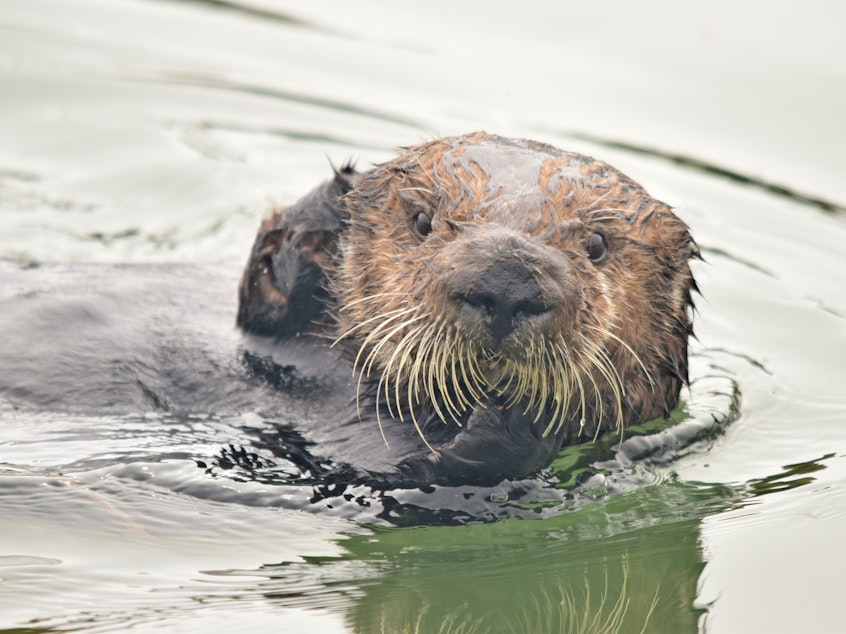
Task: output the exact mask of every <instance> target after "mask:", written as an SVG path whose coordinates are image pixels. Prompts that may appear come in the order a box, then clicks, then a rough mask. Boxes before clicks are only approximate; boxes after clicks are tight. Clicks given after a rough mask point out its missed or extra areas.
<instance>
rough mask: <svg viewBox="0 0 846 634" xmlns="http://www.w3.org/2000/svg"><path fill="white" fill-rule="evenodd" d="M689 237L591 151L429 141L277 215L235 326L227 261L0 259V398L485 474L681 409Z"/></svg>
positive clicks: (425, 478)
mask: <svg viewBox="0 0 846 634" xmlns="http://www.w3.org/2000/svg"><path fill="white" fill-rule="evenodd" d="M695 255H696V247H695V245H694V243H693V241H692V240H691V238H690V235H689V233H688V231H687V228H686V227H685V225H684V224H683V223H682V222H681V221H680V220H678V218H676V217H675V216H674V215H673V213H672V211H671V210H670V209H669V208H668V207H667V206H666V205H664V204H663V203H661V202H658V201H656V200H654V199H652V198H650V197H649V196H648V194H646V192H645V191H644V190H643V189H642V188H641V187H640V186H638V185H637V184H635V183H634V182H633V181H631V180H629V179H628V178H626V177H625V176H623V175H622V174H620V173H619V172H617V171H616V170H614V169H613V168H611V167H610V166H608V165H606V164H604V163H601V162H599V161H595V160H593V159H590V158H588V157H584V156H581V155H577V154H570V153H566V152H561V151H559V150H557V149H555V148H552V147H551V146H548V145H543V144H540V143H534V142H530V141H522V140H510V139H503V138H501V137H495V136H491V135H487V134H484V133H476V134H472V135H467V136H463V137H455V138H448V139H441V140H438V141H433V142H431V143H426V144H423V145H420V146H417V147H413V148H409V149H406V150H404V151H403V152H402V153H401V154H400V155H399V156H398V157H397V158H396V159H394V160H393V161H389V162H387V163H384V164H382V165H378V166H376V167H375V168H374V169H372V170H370V171H367V172H362V173H359V172H356V171H355V170H353V169H352V168H350V167H346V168H344V169H342V170H341V171H339V172H337V173H336V174H335V177H334V178H333V179H331V180H330V181H328V182H327V183H325V184H323V185H321V186H319V187H318V188H316V189H315V190H313V191H312V192H310V193H309V194H307V195H306V196H305V197H304V198H302V199H301V200H300V201H298V202H297V203H295V204H294V205H291V206H290V207H287V208H284V209H280V210H278V211H276V212H275V213H274V214H273V215H272V216H271V217H269V218H268V219H266V220H265V221H264V222H263V223H262V225H261V227H260V229H259V233H258V236H257V238H256V241H255V245H254V247H253V250H252V252H251V255H250V258H249V261H248V263H247V267H246V270H245V271H244V273H243V276H242V279H241V284H240V290H239V295H238V300H239V305H238V308H237V323H238V326H239V327H240V328H241V330H242V331H243V335H238V333H236V332H235V331H233V330H232V329H231V316H232V314H233V313H234V312H235V306H234V305H233V303H232V299H233V298H232V293H233V291H234V286H235V278H234V275H233V274H232V272H231V271H228V270H223V269H220V268H215V267H190V266H173V267H155V266H150V267H111V268H110V267H97V266H76V267H74V266H71V267H37V268H33V269H30V268H24V267H15V266H5V267H3V268H2V269H0V274H2V277H3V278H4V284H3V285H4V287H5V288H7V289H10V292H6V293H4V296H3V297H2V298H0V302H2V305H3V307H2V308H3V310H2V313H0V322H2V327H3V330H4V332H5V333H6V336H7V340H8V341H7V344H6V345H5V346H4V347H3V349H2V350H0V370H2V376H3V377H4V379H3V382H2V385H0V397H2V398H3V400H5V401H6V402H7V403H10V404H11V405H12V406H14V407H36V408H40V409H46V410H50V411H56V412H80V411H84V412H87V413H95V414H103V415H107V414H109V415H110V414H120V413H143V412H144V411H150V410H153V411H157V412H171V413H174V414H177V415H183V414H184V415H192V416H193V415H197V414H214V415H216V416H227V415H237V414H240V413H244V412H255V413H258V414H259V415H260V416H261V417H262V418H264V419H265V420H273V421H277V422H282V423H285V424H286V425H289V426H290V427H291V428H292V429H294V430H295V431H296V433H297V434H298V435H299V434H301V435H302V437H303V438H304V439H305V440H306V441H308V442H304V443H299V442H297V443H294V444H296V447H295V448H294V449H291V448H286V447H279V448H278V451H279V455H288V453H286V452H289V449H290V450H291V451H294V450H296V452H298V455H300V458H302V459H303V460H304V461H305V462H306V463H307V464H309V465H311V464H314V465H318V464H330V465H334V468H335V471H334V473H336V474H337V473H340V472H343V474H344V476H343V477H344V478H346V479H347V480H348V481H357V482H364V483H367V484H370V485H372V486H375V487H380V488H388V487H413V486H421V485H425V484H431V483H440V484H447V485H452V484H462V483H475V484H491V483H495V482H497V481H499V480H502V479H504V478H509V477H524V476H526V475H530V474H532V473H534V472H535V471H537V470H539V469H541V468H543V467H545V466H547V465H548V464H549V463H550V462H551V460H552V459H553V458H554V457H555V455H556V454H557V452H558V451H559V450H560V448H561V446H562V445H563V444H566V443H571V442H578V441H582V440H587V439H590V438H592V437H593V435H594V434H596V433H599V432H601V431H603V430H607V429H611V428H614V427H616V426H619V425H629V424H636V423H639V422H642V421H645V420H648V419H651V418H656V417H660V416H664V415H666V414H667V413H668V412H669V411H670V410H671V409H672V408H674V407H675V406H676V404H677V402H678V395H679V390H680V387H681V385H682V383H683V382H684V381H685V380H686V375H687V338H688V335H689V333H690V332H691V322H690V293H691V290H693V289H694V288H695V286H694V283H693V279H692V277H691V275H690V270H689V267H688V260H689V258H691V257H693V256H695ZM270 436H271V435H265V438H268V437H270ZM298 437H299V436H298ZM278 438H279V442H280V443H284V442H286V441H285V438H289V436H285V435H280V436H278ZM221 440H222V442H225V440H226V439H221ZM315 456H316V457H317V458H319V459H324V460H325V461H326V462H324V463H321V462H320V460H317V459H315V460H314V461H311V459H312V457H315ZM331 468H332V467H330V469H331ZM315 469H316V471H314V472H313V473H312V475H314V473H316V472H319V471H320V468H318V467H315Z"/></svg>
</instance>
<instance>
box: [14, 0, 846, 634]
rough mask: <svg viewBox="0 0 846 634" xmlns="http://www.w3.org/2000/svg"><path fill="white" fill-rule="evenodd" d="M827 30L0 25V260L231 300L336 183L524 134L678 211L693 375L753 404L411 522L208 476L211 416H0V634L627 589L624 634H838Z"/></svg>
mask: <svg viewBox="0 0 846 634" xmlns="http://www.w3.org/2000/svg"><path fill="white" fill-rule="evenodd" d="M844 25H846V4H843V3H841V2H834V1H831V2H813V1H812V2H805V3H793V2H765V1H761V2H750V1H740V2H734V1H732V2H726V1H718V2H707V3H697V4H696V5H693V4H691V3H678V2H668V1H664V0H653V1H647V2H641V3H630V2H622V1H617V2H603V3H587V2H582V3H575V2H538V3H521V4H517V3H511V2H496V3H459V2H443V1H426V2H422V3H417V4H412V3H398V2H368V3H352V2H341V1H329V2H314V3H310V4H309V5H308V6H306V4H305V3H300V2H282V1H279V2H277V1H274V0H264V1H259V0H255V1H253V2H248V1H245V2H241V3H239V2H231V3H230V2H226V1H221V0H208V1H201V0H197V1H170V2H168V1H163V0H75V1H72V2H71V1H68V0H56V1H49V0H3V1H2V2H0V257H2V258H5V259H13V260H24V261H30V260H34V261H42V262H101V263H149V262H168V263H178V262H190V263H215V264H222V265H227V266H230V267H231V269H232V272H233V279H234V276H235V275H237V271H238V269H239V267H240V266H241V265H242V263H243V261H244V259H245V257H246V254H247V249H248V248H249V245H250V244H251V242H252V238H253V235H254V232H255V229H256V226H257V221H258V218H259V217H260V216H261V214H262V213H263V212H264V210H265V209H266V206H267V205H268V203H269V202H270V201H274V200H276V201H291V200H293V199H295V198H296V197H298V196H299V195H300V194H302V193H303V192H305V191H306V190H307V189H309V188H310V187H311V186H313V185H314V184H316V183H317V182H318V181H320V180H322V179H323V178H325V177H326V176H327V175H328V174H329V171H328V161H330V160H331V161H332V162H334V163H335V164H339V163H341V162H343V161H344V160H346V159H348V158H354V159H358V160H359V164H360V166H362V167H366V166H367V165H368V164H369V163H371V162H376V161H380V160H383V159H386V158H389V157H390V156H391V155H392V153H393V148H395V147H397V146H401V145H409V144H413V143H417V142H419V141H421V140H424V139H427V138H432V137H435V136H441V135H446V134H454V133H463V132H467V131H470V130H476V129H486V130H488V131H490V132H496V133H499V134H503V135H508V136H526V137H531V138H535V139H538V140H543V141H547V142H551V143H553V144H555V145H558V146H560V147H562V148H566V149H574V150H578V151H582V152H585V153H589V154H592V155H594V156H597V157H599V158H603V159H606V160H608V161H609V162H611V163H612V164H614V165H615V166H617V167H619V168H620V169H622V170H623V171H624V172H626V173H628V174H629V175H631V176H632V177H633V178H635V179H636V180H638V181H640V182H641V183H643V184H644V185H645V186H646V187H647V189H648V190H649V191H650V192H651V193H652V194H653V195H655V196H656V197H658V198H661V199H663V200H665V201H666V202H668V203H670V204H672V205H673V206H675V207H677V208H678V213H679V214H680V215H681V217H682V218H683V219H684V220H685V221H686V222H688V223H689V224H690V225H691V227H692V229H693V232H694V235H695V236H696V238H697V240H698V242H699V243H700V244H701V246H702V248H703V251H704V254H705V256H706V259H707V262H706V263H705V264H702V265H697V267H696V274H697V277H698V280H699V283H700V286H701V287H702V290H703V295H704V297H703V298H701V299H700V300H699V301H698V306H699V312H698V315H697V319H696V330H697V334H698V342H697V343H696V344H695V350H696V356H695V357H694V376H695V377H698V378H700V379H702V380H704V379H705V377H706V376H707V375H708V374H709V373H711V372H716V373H717V374H718V375H720V377H722V378H728V379H730V380H731V381H734V382H736V385H737V386H738V388H739V392H740V397H741V401H740V402H741V405H740V411H739V416H738V417H737V419H736V420H735V421H734V422H733V423H731V424H730V425H728V426H727V428H726V429H725V432H724V433H723V434H722V435H720V436H719V437H717V438H716V439H712V440H711V441H710V442H709V443H706V445H707V446H703V447H701V448H700V449H699V450H698V451H696V452H693V453H691V454H689V455H685V456H683V457H681V458H680V459H678V460H676V461H673V462H671V463H669V464H666V465H664V466H660V465H653V466H650V467H649V469H648V473H649V474H650V478H649V479H648V480H649V481H648V482H647V483H646V484H645V485H644V486H639V487H635V488H634V489H632V490H628V491H627V492H621V493H619V494H617V495H610V496H605V495H603V496H598V497H599V499H598V500H597V501H596V502H594V503H592V504H587V505H585V506H583V507H582V508H580V509H578V510H574V511H572V512H569V513H562V514H557V515H553V516H551V517H547V518H545V519H539V520H516V519H512V520H507V521H500V522H495V523H490V524H480V525H473V526H441V527H432V526H420V527H416V528H395V527H390V526H375V525H372V524H370V523H367V522H363V521H356V520H355V519H350V518H349V517H344V516H343V515H342V514H337V513H334V514H333V513H331V512H323V511H320V510H317V509H312V510H307V511H302V510H292V509H290V508H288V507H287V506H286V504H285V496H286V493H285V491H284V487H273V486H269V485H267V483H256V482H249V481H239V480H238V479H231V480H228V479H226V478H220V477H217V478H215V477H212V476H210V475H206V474H204V472H202V471H201V470H199V469H198V468H197V466H196V464H195V460H194V459H195V458H198V457H203V456H205V455H207V454H208V455H212V454H214V453H215V452H217V451H219V449H220V447H221V446H225V445H226V443H227V442H230V441H231V439H229V438H227V437H225V436H226V433H227V432H228V429H227V428H226V427H222V428H221V427H219V426H215V424H213V423H210V422H203V421H198V422H197V424H196V425H194V426H192V427H188V428H186V427H185V425H184V422H183V423H182V424H181V425H179V424H176V423H175V422H171V423H168V422H167V421H159V420H151V421H147V424H145V421H144V420H143V419H138V420H118V421H114V420H99V419H96V420H94V419H71V418H67V417H64V418H62V419H56V418H55V417H50V416H48V415H43V416H37V415H23V414H20V413H18V412H15V411H14V410H13V409H11V408H10V407H8V406H6V405H3V406H2V407H0V631H4V632H9V631H14V632H21V633H23V632H48V631H69V630H78V631H98V632H106V631H126V630H130V629H131V630H132V631H137V632H148V631H173V632H245V631H250V632H265V631H274V632H275V631H279V632H301V631H302V632H346V631H361V632H373V631H385V632H398V631H421V632H430V631H443V632H452V631H464V632H488V631H490V632H499V631H505V632H521V631H538V632H543V631H577V628H576V625H578V624H582V625H584V624H585V623H584V622H583V620H582V619H583V617H584V618H586V619H587V620H588V621H589V620H590V618H592V617H591V616H590V615H596V614H599V615H604V616H602V617H601V618H600V619H599V620H598V621H597V622H596V623H594V625H595V626H596V627H594V629H598V630H601V629H602V626H603V620H604V619H605V618H610V619H611V621H609V622H606V623H605V625H609V624H613V614H612V615H611V616H608V615H609V614H610V613H611V612H612V610H611V608H612V607H613V606H614V604H615V602H616V601H617V597H618V596H621V595H622V596H623V597H624V598H625V601H626V602H627V603H626V605H625V606H624V607H626V612H625V615H624V617H623V619H624V620H623V625H622V627H621V628H620V631H623V632H628V631H635V632H636V631H640V629H641V626H642V624H643V623H644V622H646V621H647V615H648V614H649V612H650V610H651V612H652V613H651V616H649V617H648V625H647V631H654V632H683V631H696V630H697V628H698V629H700V630H707V631H709V632H718V633H723V632H744V633H746V632H842V631H846V624H844V616H843V610H842V605H843V596H844V592H846V544H844V537H843V536H844V533H846V429H844V425H846V318H844V316H846V293H844V291H846V210H844V207H843V205H844V204H846V121H845V120H844V113H846V38H844V36H843V29H844ZM0 292H3V293H6V292H11V290H10V289H0ZM0 336H1V333H0ZM0 345H2V343H0ZM0 380H2V377H0ZM691 400H692V403H693V405H695V404H696V398H692V399H691ZM623 586H625V588H623ZM604 595H607V596H606V597H605V604H604V605H603V604H602V600H603V596H604ZM568 619H571V620H570V621H568ZM572 619H575V622H574V621H573V620H572Z"/></svg>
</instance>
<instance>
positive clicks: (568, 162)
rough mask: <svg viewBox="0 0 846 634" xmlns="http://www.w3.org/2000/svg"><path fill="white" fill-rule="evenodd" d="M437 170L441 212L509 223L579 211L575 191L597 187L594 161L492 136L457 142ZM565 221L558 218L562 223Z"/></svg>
mask: <svg viewBox="0 0 846 634" xmlns="http://www.w3.org/2000/svg"><path fill="white" fill-rule="evenodd" d="M440 149H441V150H442V152H443V153H442V155H441V156H440V158H439V159H438V158H436V159H435V161H434V165H433V176H434V184H435V186H436V188H437V189H438V190H439V193H440V194H441V196H440V197H439V198H440V201H441V211H444V212H446V213H448V214H449V213H451V212H453V213H454V212H458V213H461V214H462V215H463V214H467V215H470V216H474V217H475V216H483V217H484V218H486V219H487V220H491V221H494V222H498V223H504V224H508V222H509V220H511V219H513V218H514V217H515V216H518V217H519V218H520V220H521V222H524V223H525V222H526V221H527V220H529V219H530V218H533V217H534V218H536V219H537V220H540V219H541V216H542V215H543V213H544V210H549V208H550V207H552V208H555V209H557V211H558V214H559V216H562V215H566V213H564V214H562V212H566V211H568V210H572V211H574V212H575V211H576V209H575V208H574V206H573V199H574V194H575V192H576V191H580V192H583V193H585V192H586V191H588V190H591V189H593V188H594V187H596V186H600V187H601V186H603V182H602V179H600V180H597V179H596V176H597V173H596V170H592V169H590V166H591V165H595V164H596V162H595V161H593V160H592V159H589V158H588V157H584V156H581V155H578V154H571V153H567V152H561V151H560V150H557V149H556V148H553V147H551V146H547V145H544V144H541V143H536V142H531V141H522V140H514V139H505V138H502V137H496V136H490V135H469V136H466V137H458V138H456V139H453V140H452V142H451V144H450V145H449V146H448V147H446V148H444V147H443V146H441V148H440ZM561 220H563V218H562V217H559V221H561Z"/></svg>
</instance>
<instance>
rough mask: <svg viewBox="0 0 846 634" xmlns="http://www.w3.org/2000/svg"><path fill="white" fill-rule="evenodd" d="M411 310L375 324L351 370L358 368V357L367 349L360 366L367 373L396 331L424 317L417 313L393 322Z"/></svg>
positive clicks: (390, 341)
mask: <svg viewBox="0 0 846 634" xmlns="http://www.w3.org/2000/svg"><path fill="white" fill-rule="evenodd" d="M411 312H413V311H411V310H409V311H407V312H405V313H403V314H399V315H396V316H394V317H392V318H391V319H390V320H386V321H385V322H383V323H381V324H379V325H378V326H376V328H374V329H373V332H371V333H370V334H369V335H367V337H366V338H365V339H364V341H363V342H362V344H361V348H360V350H359V353H358V355H356V359H355V363H354V364H353V370H356V369H359V358H360V357H361V355H362V353H363V351H364V350H369V352H368V353H367V357H366V359H365V361H364V363H363V365H362V366H361V371H362V372H364V373H365V374H368V375H369V374H370V371H371V370H372V368H373V364H374V363H375V361H376V359H378V357H379V355H380V353H381V351H382V348H384V347H385V346H387V345H389V344H390V343H392V339H393V337H394V335H396V334H397V333H398V332H400V331H401V330H403V329H404V328H406V327H407V326H408V325H410V324H412V323H414V322H415V321H419V320H420V319H423V318H425V317H424V316H423V315H417V316H415V317H412V318H411V319H408V320H406V321H403V322H400V323H399V324H398V325H397V324H394V323H393V322H394V321H396V320H397V319H400V318H402V317H405V316H406V315H407V314H410V313H411ZM388 328H390V330H388ZM383 330H388V332H386V333H383V332H382V331H383ZM377 339H378V343H376V345H375V346H372V347H371V342H372V341H373V340H377Z"/></svg>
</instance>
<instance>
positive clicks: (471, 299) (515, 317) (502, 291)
mask: <svg viewBox="0 0 846 634" xmlns="http://www.w3.org/2000/svg"><path fill="white" fill-rule="evenodd" d="M460 299H461V300H462V301H463V302H465V303H466V304H467V305H468V306H470V307H471V309H472V310H473V311H474V312H475V313H477V314H478V315H479V317H480V318H481V319H482V320H483V321H484V322H485V323H486V324H487V325H488V328H489V329H490V332H491V334H492V335H493V337H494V338H496V339H503V338H504V337H506V336H507V335H508V334H509V333H511V332H512V331H513V330H514V329H515V328H516V327H517V324H519V323H520V321H521V320H524V319H527V318H529V317H532V316H534V315H541V314H543V313H546V312H548V311H549V308H548V307H547V306H546V305H545V303H544V301H543V297H542V295H541V290H540V287H539V286H538V283H537V281H536V280H535V277H534V275H532V272H531V271H530V270H529V269H528V268H526V266H525V265H524V264H523V263H522V262H520V261H519V260H516V259H514V258H511V259H507V260H501V261H500V262H497V263H496V264H494V265H493V266H492V267H490V268H489V269H487V270H486V271H485V272H484V273H482V275H481V276H479V278H478V279H477V280H475V282H474V283H473V284H472V285H471V287H470V288H469V289H467V291H466V292H465V293H464V294H463V295H462V296H461V298H460Z"/></svg>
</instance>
